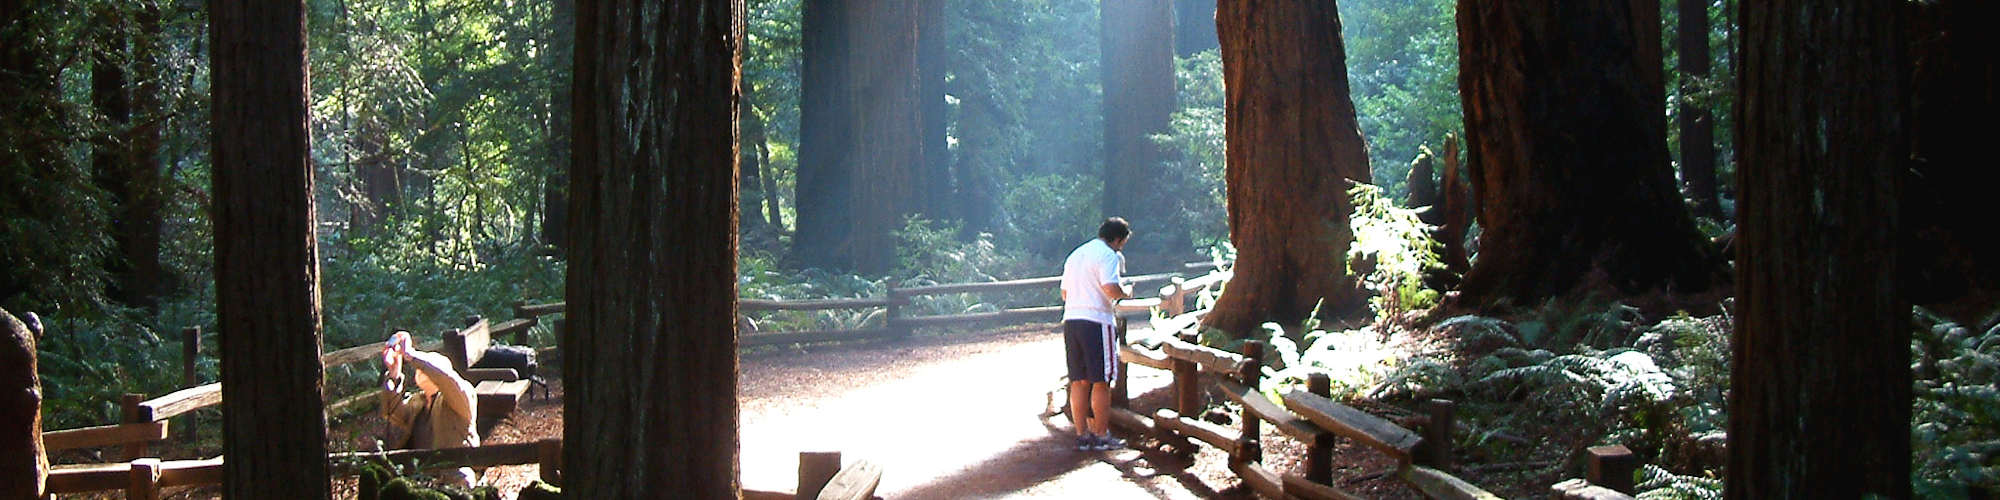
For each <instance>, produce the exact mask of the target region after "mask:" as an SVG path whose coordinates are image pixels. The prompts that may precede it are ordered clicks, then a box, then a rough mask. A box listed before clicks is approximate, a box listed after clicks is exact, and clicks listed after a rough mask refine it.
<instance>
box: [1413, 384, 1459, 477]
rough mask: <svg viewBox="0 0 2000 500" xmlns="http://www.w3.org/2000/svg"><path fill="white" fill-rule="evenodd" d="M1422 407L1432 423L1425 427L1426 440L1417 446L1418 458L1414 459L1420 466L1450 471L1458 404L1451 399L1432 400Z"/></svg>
mask: <svg viewBox="0 0 2000 500" xmlns="http://www.w3.org/2000/svg"><path fill="white" fill-rule="evenodd" d="M1421 407H1422V409H1423V412H1424V415H1425V416H1426V418H1427V419H1428V420H1429V421H1430V423H1428V424H1425V425H1424V428H1423V435H1424V440H1423V442H1421V443H1419V444H1418V445H1417V446H1418V447H1417V450H1416V456H1415V457H1412V458H1413V459H1414V460H1415V461H1416V462H1417V463H1418V464H1419V465H1423V466H1426V467H1430V468H1433V469H1437V470H1442V471H1449V470H1451V466H1452V463H1451V462H1452V457H1451V435H1452V432H1454V431H1455V428H1456V427H1457V426H1458V414H1457V412H1458V403H1456V402H1453V401H1452V400H1449V399H1432V400H1427V401H1424V402H1423V404H1422V405H1421Z"/></svg>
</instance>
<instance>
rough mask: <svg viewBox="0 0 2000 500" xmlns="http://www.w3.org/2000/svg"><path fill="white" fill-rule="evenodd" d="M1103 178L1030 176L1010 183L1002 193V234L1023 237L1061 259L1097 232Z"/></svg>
mask: <svg viewBox="0 0 2000 500" xmlns="http://www.w3.org/2000/svg"><path fill="white" fill-rule="evenodd" d="M1103 195H1104V183H1103V182H1101V181H1098V179H1096V178H1095V177H1090V176H1083V175H1065V174H1044V175H1028V176H1026V177H1022V178H1021V179H1019V180H1017V181H1015V182H1013V183H1011V184H1010V185H1009V188H1008V190H1007V192H1006V193H1005V194H1003V195H1002V196H1001V205H1000V206H1001V209H1002V211H1003V212H1005V213H1006V214H1007V215H1006V219H1007V221H1008V222H1007V225H1006V226H1005V228H1004V229H1002V230H1001V233H1000V234H1001V236H1002V238H1003V239H1006V240H1010V241H1015V242H1019V244H1020V245H1021V246H1022V247H1023V248H1026V249H1027V250H1028V251H1029V252H1031V253H1033V254H1034V255H1036V256H1039V257H1044V258H1062V257H1064V256H1067V255H1069V252H1070V250H1071V249H1074V248H1076V246H1077V245H1079V244H1082V243H1083V242H1084V241H1086V240H1088V239H1089V238H1093V237H1096V235H1097V225H1098V224H1100V223H1103V222H1104V216H1102V215H1098V214H1100V213H1101V212H1102V210H1101V209H1100V207H1102V206H1103V201H1102V200H1103Z"/></svg>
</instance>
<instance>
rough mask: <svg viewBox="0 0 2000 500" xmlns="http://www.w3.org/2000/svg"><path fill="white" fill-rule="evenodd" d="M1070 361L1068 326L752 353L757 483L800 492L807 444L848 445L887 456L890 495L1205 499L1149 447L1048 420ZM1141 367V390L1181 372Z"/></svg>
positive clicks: (750, 444) (747, 456)
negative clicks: (1100, 438)
mask: <svg viewBox="0 0 2000 500" xmlns="http://www.w3.org/2000/svg"><path fill="white" fill-rule="evenodd" d="M1061 360H1062V343H1061V338H1060V336H1058V335H1057V334H1056V333H1054V332H1025V333H1004V334H995V335H991V336H979V337H963V336H961V337H955V338H952V339H947V340H914V341H909V342H903V343H889V344H879V345H873V346H863V347H847V348H835V349H828V350H827V351H825V352H811V353H774V354H767V355H754V356H751V357H747V358H745V360H744V361H743V367H742V386H741V391H740V393H739V397H740V398H741V399H740V400H741V401H742V404H743V413H742V419H743V420H742V421H743V425H742V464H743V482H744V487H745V488H750V489H759V490H772V491H790V490H791V489H793V486H794V483H796V481H797V457H798V452H799V451H801V450H837V451H841V452H842V453H843V454H844V455H845V456H846V457H847V459H848V460H849V461H852V460H855V459H867V460H871V461H874V462H876V463H879V464H882V466H883V469H884V470H885V471H886V473H885V475H884V477H883V480H882V485H881V488H880V490H879V491H878V493H879V494H880V495H881V496H883V497H884V498H968V497H971V498H991V497H1036V496H1069V495H1076V494H1084V493H1088V494H1091V495H1093V496H1096V497H1100V498H1102V497H1110V498H1153V497H1159V498H1194V497H1196V495H1194V494H1192V493H1189V492H1188V491H1187V490H1186V489H1185V488H1183V487H1181V486H1180V485H1178V484H1177V483H1175V481H1174V480H1173V479H1171V478H1167V477H1145V476H1146V475H1149V474H1150V472H1148V471H1146V469H1144V463H1143V460H1138V461H1137V462H1135V460H1137V459H1138V458H1139V456H1138V455H1139V454H1138V453H1136V452H1129V451H1128V452H1124V453H1118V454H1107V453H1086V452H1078V451H1075V450H1072V449H1071V448H1070V438H1069V437H1068V435H1067V434H1066V433H1065V432H1063V430H1062V429H1060V428H1059V429H1053V430H1052V429H1051V428H1050V427H1049V426H1048V425H1045V424H1044V423H1043V421H1042V419H1040V418H1039V417H1038V415H1039V414H1040V413H1041V412H1042V410H1043V409H1044V408H1045V407H1047V405H1048V404H1049V399H1048V398H1049V397H1050V396H1049V391H1050V390H1052V389H1054V388H1056V387H1057V386H1058V385H1059V380H1058V377H1059V376H1060V375H1061V372H1062V370H1061V362H1062V361H1061ZM1133 375H1134V377H1133V379H1132V383H1133V386H1134V388H1135V389H1136V390H1139V391H1144V390H1149V389H1151V388H1154V387H1159V386H1162V385H1165V384H1166V382H1167V381H1168V379H1167V377H1164V376H1162V375H1160V374H1158V373H1157V372H1152V371H1150V370H1147V369H1143V368H1142V369H1140V370H1139V371H1136V372H1134V373H1133ZM1058 397H1060V395H1058ZM1066 427H1067V426H1066V425H1065V426H1063V428H1066ZM1134 470H1137V471H1140V472H1130V471H1134ZM1135 477H1138V478H1139V479H1135Z"/></svg>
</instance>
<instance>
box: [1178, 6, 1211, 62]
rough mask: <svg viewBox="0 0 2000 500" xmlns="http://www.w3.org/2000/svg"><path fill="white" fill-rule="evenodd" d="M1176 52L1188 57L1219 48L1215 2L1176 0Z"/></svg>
mask: <svg viewBox="0 0 2000 500" xmlns="http://www.w3.org/2000/svg"><path fill="white" fill-rule="evenodd" d="M1174 27H1175V28H1174V52H1175V53H1176V54H1177V55H1179V56H1181V57H1187V56H1191V55H1195V53H1198V52H1201V51H1204V50H1211V49H1214V48H1216V47H1219V46H1220V45H1219V44H1220V42H1219V41H1218V40H1216V37H1215V0H1174Z"/></svg>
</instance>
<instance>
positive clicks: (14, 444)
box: [0, 4, 49, 499]
mask: <svg viewBox="0 0 2000 500" xmlns="http://www.w3.org/2000/svg"><path fill="white" fill-rule="evenodd" d="M11 7H13V6H12V5H4V4H0V8H11ZM0 26H5V25H4V24H0ZM0 29H5V28H0ZM35 343H36V339H35V335H34V332H31V331H29V330H28V326H27V325H25V324H22V323H21V321H20V320H19V319H16V318H15V317H14V315H13V314H12V313H8V312H7V310H6V309H0V477H5V478H8V479H7V480H6V481H0V498H19V499H30V498H41V497H42V489H43V483H44V481H46V480H47V479H48V473H49V459H48V455H47V454H45V453H44V450H42V381H41V378H40V376H39V375H37V373H38V372H37V371H36V370H37V369H38V367H37V366H36V362H35ZM23 479H25V480H23Z"/></svg>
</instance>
